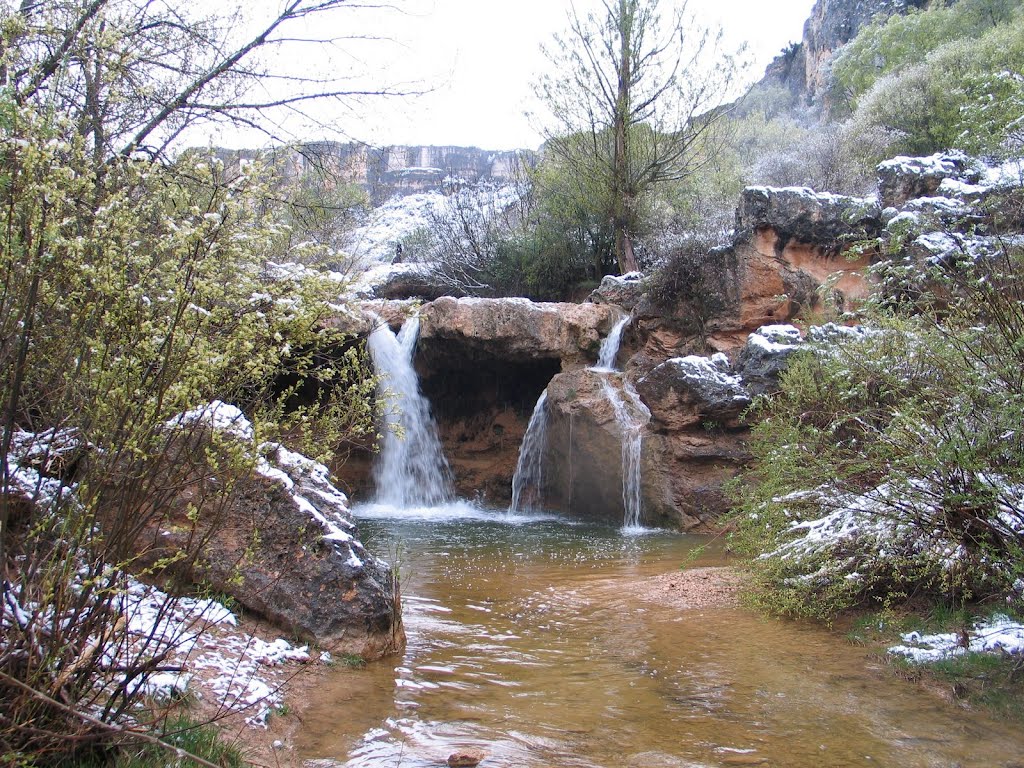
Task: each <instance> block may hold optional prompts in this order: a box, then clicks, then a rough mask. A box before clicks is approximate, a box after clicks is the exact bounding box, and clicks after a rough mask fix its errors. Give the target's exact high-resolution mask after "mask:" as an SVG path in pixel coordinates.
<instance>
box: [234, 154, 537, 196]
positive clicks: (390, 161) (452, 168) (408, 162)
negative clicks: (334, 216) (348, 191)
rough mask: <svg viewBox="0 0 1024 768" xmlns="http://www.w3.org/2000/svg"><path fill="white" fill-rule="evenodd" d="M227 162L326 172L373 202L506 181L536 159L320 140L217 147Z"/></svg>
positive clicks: (288, 173)
mask: <svg viewBox="0 0 1024 768" xmlns="http://www.w3.org/2000/svg"><path fill="white" fill-rule="evenodd" d="M217 155H218V157H220V159H221V160H223V161H224V162H225V163H226V164H229V165H230V164H244V163H247V162H252V161H254V160H257V159H262V160H264V161H266V162H270V163H272V164H274V165H277V166H278V167H280V168H281V169H282V170H283V172H284V175H285V177H286V178H296V177H299V176H301V175H303V174H305V173H310V172H319V171H324V172H326V173H327V174H328V175H329V177H330V178H335V179H338V180H340V181H343V182H346V183H354V184H358V185H360V186H361V187H363V188H364V189H365V190H366V191H367V193H368V194H369V195H370V200H371V202H372V203H373V204H374V205H379V204H380V203H382V202H383V201H384V200H387V199H388V198H390V197H392V196H394V195H409V194H415V193H417V192H430V191H436V190H440V189H442V188H443V187H444V186H445V185H446V184H452V185H458V184H467V183H468V184H476V183H478V182H481V181H492V182H495V183H505V182H510V181H512V180H514V179H515V178H516V177H517V174H518V172H519V170H520V169H521V168H522V167H523V166H524V165H528V164H531V163H533V162H534V161H535V155H534V153H532V152H530V151H528V150H509V151H490V150H485V149H479V148H477V147H451V146H448V147H432V146H418V147H406V146H392V147H371V146H369V145H367V144H360V143H348V144H345V143H341V142H334V141H321V142H310V143H306V144H300V145H299V146H297V147H294V148H293V147H288V148H284V149H275V150H255V149H242V150H226V149H221V150H217Z"/></svg>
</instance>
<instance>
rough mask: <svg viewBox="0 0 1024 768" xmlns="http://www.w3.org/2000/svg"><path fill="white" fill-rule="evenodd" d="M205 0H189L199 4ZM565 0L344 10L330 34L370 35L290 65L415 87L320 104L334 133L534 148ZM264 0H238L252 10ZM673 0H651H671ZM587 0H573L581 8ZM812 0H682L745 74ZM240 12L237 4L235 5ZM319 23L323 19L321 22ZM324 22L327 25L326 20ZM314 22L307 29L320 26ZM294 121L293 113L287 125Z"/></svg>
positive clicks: (758, 66)
mask: <svg viewBox="0 0 1024 768" xmlns="http://www.w3.org/2000/svg"><path fill="white" fill-rule="evenodd" d="M215 1H216V0H198V2H199V4H200V5H202V4H203V3H207V2H208V3H210V5H211V6H212V5H213V3H214V2H215ZM570 1H571V0H403V2H404V6H403V7H404V8H406V9H408V11H407V12H404V13H401V12H396V11H394V10H380V9H375V10H370V9H365V10H362V11H353V10H344V11H341V12H340V13H338V15H337V17H336V21H335V24H337V25H338V26H337V29H338V30H339V31H338V32H336V34H343V35H368V36H373V37H376V38H381V39H375V40H372V41H371V40H355V41H353V40H348V41H339V42H338V44H337V45H336V46H334V47H333V48H332V47H330V46H319V47H314V46H305V47H304V48H303V49H302V51H301V53H299V54H296V55H291V56H290V58H289V59H288V60H289V64H290V65H292V66H297V67H298V68H299V70H300V71H303V72H305V71H310V72H312V71H330V72H339V71H343V70H345V69H347V68H348V67H350V66H355V67H358V68H359V69H361V70H362V71H363V73H364V76H367V75H368V77H369V82H373V83H376V84H378V85H380V84H383V83H409V84H412V87H415V88H417V89H418V90H423V89H430V91H429V92H428V93H426V94H424V95H421V96H417V97H396V98H389V99H375V100H370V101H369V102H366V103H364V104H361V105H360V106H359V107H358V108H357V109H356V110H355V111H354V113H353V112H349V113H345V112H344V111H340V110H334V111H333V112H332V113H331V114H330V115H325V122H328V121H329V122H331V123H332V125H333V126H334V127H335V128H337V129H339V133H341V134H342V135H348V136H349V137H351V138H356V139H359V140H362V141H367V142H370V143H372V144H375V145H387V144H437V145H445V144H447V145H456V146H478V147H482V148H485V149H513V148H519V147H525V148H537V147H538V146H539V145H540V143H541V137H540V135H539V133H538V131H537V130H536V129H535V127H534V126H532V125H531V122H530V120H529V119H528V118H527V117H526V115H525V113H526V112H527V111H528V110H529V109H530V107H531V100H532V84H533V83H534V82H535V81H536V79H537V76H538V74H539V73H540V72H541V71H542V70H543V69H544V67H545V64H546V59H545V58H544V57H543V55H542V54H541V52H540V47H541V45H542V44H547V43H550V42H551V40H552V37H553V35H554V34H555V33H556V32H560V31H564V30H565V29H566V27H567V25H568V22H567V12H568V9H569V5H570ZM263 2H266V3H268V4H269V5H274V3H273V2H272V0H249V1H248V2H245V3H244V4H242V7H243V8H246V9H254V8H256V7H257V5H258V4H261V3H263ZM680 2H681V0H663V4H664V5H676V4H679V3H680ZM598 3H599V0H575V5H576V9H577V11H578V12H579V13H580V14H581V15H584V14H585V13H586V12H587V11H588V10H590V9H592V8H594V7H596V6H597V5H598ZM813 4H814V0H690V2H689V5H688V8H689V11H690V12H692V13H693V14H695V15H696V16H697V17H698V18H699V19H700V20H702V21H704V22H705V23H707V24H710V25H720V26H721V27H722V29H723V31H724V33H725V37H726V41H727V44H726V48H727V49H735V48H736V47H738V46H739V45H740V44H743V43H746V44H747V45H748V59H749V60H750V61H751V67H750V69H749V71H748V73H747V74H748V76H747V80H748V82H753V81H754V80H756V79H758V78H759V77H760V76H761V74H762V73H763V72H764V68H765V66H766V65H767V64H768V63H769V62H770V61H771V60H772V58H774V57H775V56H776V55H777V54H778V53H779V52H780V51H781V50H782V48H784V47H785V46H786V45H788V44H789V43H790V42H793V41H795V40H799V39H800V37H801V35H802V31H803V23H804V21H805V20H806V18H807V17H808V16H809V14H810V10H811V7H812V5H813ZM243 13H247V11H243ZM321 26H322V27H323V26H324V25H323V24H322V25H321ZM327 31H331V27H330V26H329V25H328V26H327ZM324 33H325V29H324V28H319V29H315V30H314V31H313V32H312V33H311V34H316V35H319V36H323V35H324ZM296 125H297V124H296ZM292 130H293V134H294V137H295V138H299V139H309V140H316V139H322V138H339V136H337V135H333V136H332V135H330V134H329V132H328V131H326V130H325V129H323V128H315V129H310V128H299V127H293V129H292ZM210 139H211V140H212V141H214V143H218V144H222V145H227V146H236V147H240V146H259V145H262V144H263V143H265V138H260V137H258V136H253V135H245V134H239V135H234V134H219V135H217V134H215V135H213V136H211V137H210Z"/></svg>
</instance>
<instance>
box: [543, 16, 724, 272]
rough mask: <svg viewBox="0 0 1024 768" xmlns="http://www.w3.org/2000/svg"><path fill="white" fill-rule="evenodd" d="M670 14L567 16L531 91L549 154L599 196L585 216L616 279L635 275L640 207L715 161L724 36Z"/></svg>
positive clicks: (641, 222) (589, 201) (591, 200)
mask: <svg viewBox="0 0 1024 768" xmlns="http://www.w3.org/2000/svg"><path fill="white" fill-rule="evenodd" d="M667 5H668V4H662V3H661V2H659V0H621V2H616V3H606V4H604V6H603V7H602V8H600V9H599V10H597V11H596V12H592V13H589V14H588V15H586V16H581V15H579V14H577V13H576V12H575V11H572V12H571V13H570V19H569V21H570V26H569V30H568V31H567V32H566V34H565V35H562V36H556V38H555V42H554V45H553V46H551V47H550V48H549V49H547V50H546V51H545V53H546V54H547V57H548V59H549V61H550V64H551V66H550V68H549V72H548V73H547V74H545V75H544V76H542V77H541V78H540V79H539V81H538V83H537V87H536V91H537V95H538V97H539V100H540V102H541V103H542V104H543V106H544V108H545V111H546V112H547V116H546V117H547V119H546V124H547V125H546V132H545V137H546V142H545V151H546V152H547V153H548V154H549V155H551V156H553V157H555V158H557V159H558V162H559V163H561V164H562V165H563V166H564V168H565V170H566V171H567V172H568V174H569V178H571V179H573V180H579V181H580V182H582V183H583V184H585V185H586V186H587V187H588V188H589V190H591V191H594V192H596V193H597V194H596V195H594V196H592V197H590V198H589V199H587V207H588V208H589V209H591V210H598V211H600V218H601V220H602V222H603V223H607V224H608V225H610V227H611V234H612V245H613V248H614V256H615V260H616V268H617V270H618V271H620V272H627V271H633V270H635V269H636V268H637V259H636V254H635V253H634V249H633V244H632V241H633V239H635V238H637V237H640V236H641V234H642V230H643V228H644V221H645V216H644V205H645V202H646V201H649V199H650V196H651V195H652V194H656V193H657V192H658V190H659V188H661V187H662V186H664V185H666V184H672V183H675V182H678V181H680V180H682V179H685V178H687V177H690V176H693V175H695V174H696V173H697V172H698V171H699V170H700V167H701V162H700V160H701V158H702V157H703V158H707V157H709V156H711V155H712V154H713V152H712V151H711V146H712V145H715V144H717V141H716V136H717V133H716V128H717V125H718V123H719V120H720V117H721V114H722V113H721V112H720V111H718V110H716V109H715V107H717V106H718V100H719V99H721V97H722V94H723V93H725V92H728V90H729V89H730V88H731V86H732V79H733V77H734V76H735V74H736V72H737V69H738V67H737V63H736V56H735V55H730V54H729V53H727V52H726V51H724V50H722V47H721V34H718V35H716V34H714V33H713V32H711V31H709V30H707V29H704V28H702V27H701V26H700V25H699V24H698V23H696V21H695V20H694V19H692V18H687V17H685V16H684V10H685V9H683V8H677V9H675V11H671V10H667V9H666V6H667ZM663 11H667V12H664V13H663ZM708 60H714V63H713V65H709V66H704V63H705V62H707V61H708Z"/></svg>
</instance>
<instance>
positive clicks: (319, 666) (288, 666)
mask: <svg viewBox="0 0 1024 768" xmlns="http://www.w3.org/2000/svg"><path fill="white" fill-rule="evenodd" d="M741 584H742V576H741V574H740V573H739V571H737V570H736V569H734V568H729V567H707V568H689V569H686V570H679V571H672V572H670V573H664V574H659V575H657V576H651V577H645V578H637V579H634V580H627V581H623V580H621V579H617V580H616V581H615V589H616V591H617V593H618V595H619V596H620V597H625V598H626V599H627V600H630V599H635V600H641V601H644V602H656V603H658V604H660V605H663V606H665V607H667V608H671V609H675V610H680V611H685V610H707V609H713V608H735V607H737V606H738V605H739V600H738V593H739V589H740V586H741ZM238 630H240V631H242V632H246V633H249V634H252V635H255V636H263V637H266V638H267V639H272V638H273V636H274V635H273V634H272V633H267V632H266V631H265V628H262V627H259V626H256V625H252V624H247V623H243V625H242V626H240V627H238ZM218 631H219V630H218ZM310 656H311V659H310V661H307V662H305V663H295V662H286V663H284V664H281V665H278V666H275V667H271V668H264V669H263V670H261V676H263V677H265V678H266V679H267V681H268V682H270V683H271V684H272V685H273V686H274V687H275V688H276V689H278V690H279V691H280V693H281V694H282V696H283V700H284V704H283V706H282V707H281V708H280V709H279V711H278V712H276V713H274V714H272V715H271V716H270V718H269V719H268V722H267V727H266V728H260V727H253V726H251V725H247V724H246V723H245V719H244V715H241V714H237V713H228V714H225V713H223V712H220V713H218V712H216V710H215V709H214V708H213V707H212V706H211V705H208V704H206V703H205V700H206V697H204V699H202V700H200V703H199V705H198V708H197V710H198V711H196V710H194V711H193V714H197V715H198V714H203V715H206V716H214V717H216V718H217V720H218V724H219V725H220V727H221V728H222V729H223V731H224V737H225V740H226V741H228V742H230V743H233V744H235V745H237V746H238V747H239V748H240V749H241V750H242V753H243V755H244V756H245V758H246V760H248V761H250V762H251V763H252V764H253V765H255V766H260V767H262V766H266V767H267V768H303V761H302V760H301V759H300V758H299V756H298V755H297V754H296V752H295V750H294V740H295V737H296V735H297V733H298V732H299V730H300V729H301V728H302V724H303V714H304V711H305V709H306V708H307V707H308V706H309V704H310V703H311V702H312V701H313V700H314V699H315V696H316V689H317V688H318V687H319V686H320V685H321V684H322V681H323V679H324V678H325V677H326V676H328V675H332V676H333V675H344V674H346V670H345V669H344V668H340V669H339V668H338V667H332V666H330V665H328V664H325V663H323V662H321V661H319V660H318V658H317V654H316V653H315V652H314V653H311V654H310ZM200 685H201V683H200Z"/></svg>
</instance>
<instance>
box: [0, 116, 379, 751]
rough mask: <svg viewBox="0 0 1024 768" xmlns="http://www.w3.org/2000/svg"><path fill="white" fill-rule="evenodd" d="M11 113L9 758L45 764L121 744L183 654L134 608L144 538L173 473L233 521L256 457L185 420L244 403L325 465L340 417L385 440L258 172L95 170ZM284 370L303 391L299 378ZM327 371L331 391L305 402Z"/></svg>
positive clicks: (70, 145)
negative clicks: (200, 439) (152, 680)
mask: <svg viewBox="0 0 1024 768" xmlns="http://www.w3.org/2000/svg"><path fill="white" fill-rule="evenodd" d="M10 114H13V116H14V120H13V121H12V124H11V125H9V126H8V129H9V130H8V131H7V132H6V133H5V134H4V135H3V137H2V138H0V153H2V154H3V156H4V160H5V163H4V176H3V178H2V179H0V199H2V203H3V213H2V214H0V217H2V219H3V226H2V227H0V270H2V271H3V274H4V278H5V283H4V291H3V292H2V294H0V367H2V370H3V371H4V376H3V377H2V378H0V402H2V403H3V410H2V414H0V458H2V459H3V462H2V468H0V469H2V477H0V567H2V569H3V578H2V579H0V627H2V633H0V755H2V756H4V758H5V759H10V760H18V759H31V760H33V761H36V762H38V763H45V762H50V761H53V760H56V759H58V758H61V757H63V756H68V755H75V754H76V753H78V752H80V751H83V750H91V749H101V748H103V747H104V745H106V744H109V743H111V742H115V743H116V742H117V741H119V740H120V738H121V735H122V734H121V730H122V729H121V725H123V723H124V722H125V720H126V718H128V717H130V716H131V717H135V718H139V717H140V715H139V709H138V705H139V703H140V700H141V697H142V695H143V693H142V692H143V690H144V687H145V686H144V683H145V681H146V679H147V678H148V676H149V675H151V674H152V673H153V672H154V671H155V670H157V669H158V668H159V667H160V664H161V661H162V660H163V658H164V657H165V656H166V653H167V645H168V643H170V644H174V643H175V642H180V640H181V638H163V637H160V636H158V633H151V634H147V633H146V632H142V634H141V636H140V635H139V629H138V627H132V626H131V622H130V621H128V619H127V617H126V615H125V613H126V612H125V608H124V598H125V594H126V590H127V589H128V586H127V585H128V583H129V582H128V579H127V575H126V572H127V571H128V570H129V569H133V568H135V567H136V564H135V561H134V559H133V557H132V554H131V553H132V552H133V547H132V545H133V539H134V537H135V535H136V534H137V532H138V531H139V530H140V529H141V528H142V527H144V526H145V524H146V522H147V521H148V520H153V519H156V518H157V517H159V516H161V515H162V514H163V512H164V511H165V510H166V509H167V508H168V505H170V504H172V503H174V500H175V499H176V498H177V496H178V495H179V494H180V493H181V490H182V489H181V488H180V487H173V486H172V487H168V484H166V483H165V482H163V478H166V477H167V476H168V472H167V469H168V467H174V468H175V469H176V470H178V474H177V475H176V476H179V477H186V476H192V477H197V478H198V482H197V483H196V484H195V487H194V492H195V493H196V494H197V499H196V502H197V503H196V505H195V509H199V508H200V506H202V504H201V503H200V501H201V500H207V499H210V500H213V502H212V503H211V507H210V508H214V509H215V508H216V500H218V499H224V498H226V496H227V494H229V493H230V491H231V485H232V483H231V480H232V477H233V476H234V474H235V473H237V472H244V471H247V470H249V469H251V467H252V465H253V463H254V462H255V461H256V460H257V459H256V457H255V456H250V455H247V454H246V453H245V452H243V451H240V450H239V449H238V448H237V447H234V446H233V445H232V443H231V441H219V442H218V441H214V442H213V443H212V444H211V445H210V446H209V448H208V449H206V451H205V452H204V453H201V454H200V455H194V453H193V452H190V451H189V450H187V447H188V446H189V445H192V444H193V443H192V441H191V440H190V436H189V435H188V434H187V430H186V431H185V432H180V431H174V430H169V429H168V426H167V425H168V423H169V422H171V421H172V420H173V419H174V418H175V416H176V415H177V414H180V413H182V412H184V411H187V410H189V409H191V408H194V407H195V406H198V405H203V404H205V403H208V402H210V401H211V400H213V399H228V400H231V401H232V402H234V403H236V404H238V405H239V406H242V407H243V408H244V409H245V410H246V411H248V413H249V414H251V415H252V416H253V417H254V418H255V419H256V420H257V422H258V423H259V425H260V426H259V428H260V430H261V431H262V433H263V434H264V435H267V436H270V435H271V434H273V433H275V432H278V433H279V432H282V431H286V430H289V429H292V428H302V429H304V430H305V431H306V432H307V434H308V436H310V437H311V438H317V437H319V438H321V439H322V442H320V443H319V444H318V446H316V447H317V448H318V450H317V451H316V452H318V453H320V452H322V451H325V450H329V449H330V447H331V444H333V443H335V442H336V441H337V440H338V439H339V438H340V435H341V433H340V432H339V429H338V427H339V426H340V428H341V429H342V430H343V431H344V430H355V431H358V430H361V429H369V428H371V427H370V422H369V419H368V416H369V404H368V402H366V398H367V393H368V392H369V391H372V382H370V383H367V382H365V381H364V380H363V378H362V374H361V369H360V368H359V367H358V359H357V357H358V356H351V355H350V356H344V355H343V356H341V357H340V358H336V359H333V360H332V359H331V350H332V349H334V348H335V345H337V344H339V343H340V342H341V340H342V339H341V337H340V336H339V335H338V334H337V333H335V332H332V331H330V330H329V329H326V328H324V327H322V325H321V323H320V320H321V319H322V318H323V317H324V316H325V315H326V314H327V313H328V312H330V309H329V305H328V300H329V299H331V300H333V299H334V298H335V296H336V294H337V290H338V286H337V285H336V284H332V283H329V282H325V281H322V280H320V279H318V278H316V276H315V275H313V274H312V273H310V272H308V270H306V269H305V268H301V267H298V266H297V265H280V264H276V263H274V262H273V261H271V259H272V257H274V256H275V255H276V254H275V253H274V252H273V251H272V250H270V244H272V243H273V242H275V238H274V235H275V233H276V232H277V231H278V222H277V220H276V219H275V218H274V217H273V215H272V214H270V213H268V209H267V207H266V206H264V205H262V201H263V200H264V198H265V190H266V187H265V186H264V184H263V182H262V181H261V180H260V174H259V169H253V171H252V172H251V173H247V174H242V175H240V176H238V177H234V178H225V177H224V176H223V173H222V169H221V167H220V166H219V165H217V164H215V163H207V162H202V161H201V160H198V159H187V158H186V159H183V160H182V161H181V162H180V163H178V164H175V165H162V164H159V163H152V162H143V161H128V160H119V159H116V158H114V159H108V160H107V161H105V162H103V163H102V164H100V165H99V166H97V165H96V164H95V163H94V161H93V157H92V155H91V153H90V151H89V150H88V148H87V147H86V146H85V142H84V141H83V140H82V139H81V137H80V136H79V135H78V134H77V133H76V131H75V126H74V125H69V124H67V123H66V122H64V121H62V120H61V119H60V118H55V117H52V116H50V115H48V114H39V113H37V112H35V111H34V110H33V108H32V107H29V106H19V107H12V108H11V110H10ZM284 374H291V375H292V376H293V377H294V380H295V382H297V383H295V384H294V385H292V386H283V387H282V386H280V377H281V376H282V375H284ZM308 379H316V380H318V381H319V382H321V383H323V384H325V386H324V387H323V389H322V391H321V392H320V393H319V394H318V395H317V396H315V397H313V398H312V401H311V402H307V403H305V404H304V405H302V406H298V407H294V408H292V407H290V401H291V400H292V399H293V397H294V395H295V394H296V392H297V390H298V388H299V386H300V384H299V382H303V381H305V380H308ZM337 381H342V382H345V381H347V382H350V384H351V386H349V387H344V386H343V387H337V388H334V387H330V386H329V384H330V383H331V382H337ZM350 416H351V417H352V418H351V420H349V421H347V422H346V421H345V419H346V418H348V417H350ZM211 475H214V476H215V477H211ZM214 522H215V521H214ZM215 529H216V526H215V525H213V526H211V530H215ZM200 546H202V542H201V541H194V542H192V543H191V547H192V550H190V551H189V552H182V553H181V556H182V557H190V556H192V555H194V554H195V549H196V548H198V547H200ZM163 565H166V563H164V564H163ZM173 606H174V603H173V598H171V600H170V601H169V602H168V604H167V605H166V606H164V608H163V609H162V610H164V611H170V610H172V609H173Z"/></svg>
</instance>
